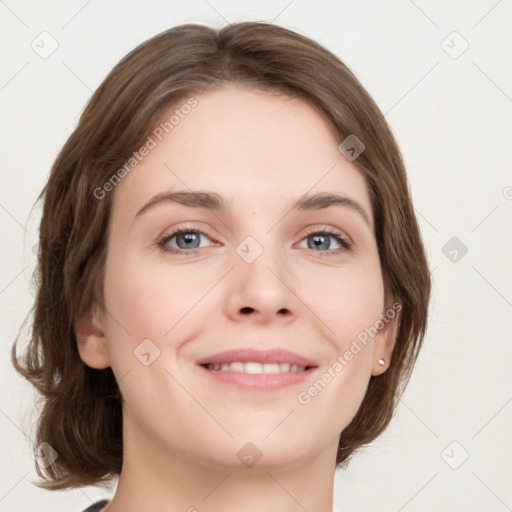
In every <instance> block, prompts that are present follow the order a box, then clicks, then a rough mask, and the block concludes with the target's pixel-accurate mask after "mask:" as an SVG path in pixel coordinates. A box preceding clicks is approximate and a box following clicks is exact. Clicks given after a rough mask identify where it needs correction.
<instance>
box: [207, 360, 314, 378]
mask: <svg viewBox="0 0 512 512" xmlns="http://www.w3.org/2000/svg"><path fill="white" fill-rule="evenodd" d="M201 366H203V367H204V368H206V369H207V370H212V371H215V372H238V373H251V374H260V373H261V374H269V375H271V374H276V373H295V372H305V371H307V370H310V369H311V368H316V366H299V365H297V364H290V363H265V364H261V363H258V362H255V361H249V362H243V361H234V362H232V363H207V364H202V365H201Z"/></svg>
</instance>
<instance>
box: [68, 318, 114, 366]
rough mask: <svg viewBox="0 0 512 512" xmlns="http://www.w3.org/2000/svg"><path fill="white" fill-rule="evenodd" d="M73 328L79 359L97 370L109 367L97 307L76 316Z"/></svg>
mask: <svg viewBox="0 0 512 512" xmlns="http://www.w3.org/2000/svg"><path fill="white" fill-rule="evenodd" d="M74 328H75V337H76V343H77V348H78V353H79V355H80V359H81V360H82V361H83V362H84V363H85V364H86V365H87V366H90V367H91V368H95V369H97V370H103V369H104V368H107V367H109V366H110V357H109V353H108V347H107V338H106V336H105V333H104V329H103V324H102V321H101V317H100V315H99V313H97V308H94V311H92V312H87V313H85V314H84V315H82V316H81V317H79V318H77V319H76V320H75V323H74Z"/></svg>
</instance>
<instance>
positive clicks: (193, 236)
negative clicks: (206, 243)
mask: <svg viewBox="0 0 512 512" xmlns="http://www.w3.org/2000/svg"><path fill="white" fill-rule="evenodd" d="M180 238H182V239H184V240H185V242H186V247H191V246H192V244H193V242H194V241H196V242H197V241H198V240H199V237H198V236H197V234H194V233H185V234H183V235H181V237H178V240H180ZM190 242H192V244H191V243H190ZM178 245H180V244H178ZM193 247H194V248H195V247H197V245H195V246H193Z"/></svg>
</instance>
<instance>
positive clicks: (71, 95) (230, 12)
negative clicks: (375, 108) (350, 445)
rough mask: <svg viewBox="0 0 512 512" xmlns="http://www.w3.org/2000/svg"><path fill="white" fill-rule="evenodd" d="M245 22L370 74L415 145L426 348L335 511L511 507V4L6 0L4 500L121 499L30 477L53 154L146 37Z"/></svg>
mask: <svg viewBox="0 0 512 512" xmlns="http://www.w3.org/2000/svg"><path fill="white" fill-rule="evenodd" d="M236 20H266V21H275V22H276V23H279V24H281V25H283V26H285V27H288V28H291V29H294V30H297V31H298V32H300V33H302V34H305V35H307V36H310V37H312V38H313V39H316V40H317V41H319V42H320V43H321V44H323V45H324V46H326V47H327V48H329V49H330V50H332V51H333V52H335V53H336V54H337V55H338V56H339V57H340V58H341V59H342V60H343V61H344V62H345V63H346V64H347V65H348V66H349V67H350V68H351V69H352V70H353V71H354V73H355V74H356V75H357V76H358V78H359V79H360V80H361V81H362V83H363V85H364V86H365V87H366V88H367V89H368V91H369V92H370V94H371V95H372V96H373V97H374V99H375V100H376V102H377V104H378V105H379V106H380V108H381V109H382V111H383V112H384V113H385V115H386V118H387V120H388V122H389V123H390V125H391V127H392V130H393V132H394V133H395V135H396V137H397V139H398V141H399V144H400V146H401V148H402V151H403V154H404V158H405V162H406V165H407V169H408V173H409V179H410V183H411V188H412V192H413V199H414V204H415V208H416V211H417V214H418V218H419V222H420V225H421V230H422V233H423V236H424V239H425V242H426V245H427V248H428V253H429V260H430V266H431V272H432V276H433V280H434V294H433V303H432V308H431V319H430V326H429V331H428V336H427V338H426V340H425V345H424V350H423V353H422V355H421V357H420V360H419V362H418V366H417V368H416V370H415V373H414V374H413V377H412V380H411V382H410V385H409V388H408V390H407V392H406V394H405V395H404V397H403V400H402V402H401V404H400V407H399V410H398V412H397V414H396V416H395V418H394V420H393V422H392V424H391V426H390V428H389V429H388V430H387V432H386V433H385V434H384V435H382V436H381V438H379V439H378V440H377V441H376V442H374V443H373V444H372V445H370V446H369V447H368V448H366V449H365V450H364V451H363V452H361V453H360V454H359V455H358V456H357V458H356V459H355V461H354V462H353V463H352V465H351V466H350V468H349V469H348V470H346V471H340V472H338V473H337V478H336V487H335V504H336V507H337V508H338V509H339V510H340V511H347V510H349V511H357V512H359V511H368V512H373V511H377V510H379V511H384V512H386V511H396V512H398V511H405V512H413V511H418V512H419V511H422V512H423V511H429V512H430V511H431V510H436V511H465V512H472V511H479V512H480V511H482V510H485V511H486V512H494V511H496V512H502V511H505V510H512V486H510V483H511V479H512V471H511V470H510V461H511V460H512V448H511V444H510V426H511V419H512V403H511V401H512V385H511V379H510V364H511V361H512V327H511V321H510V320H511V313H512V278H511V272H510V262H511V254H512V251H511V249H512V242H511V240H512V237H511V234H512V233H511V227H510V226H511V220H512V172H511V170H512V163H511V151H510V147H511V143H512V30H511V27H512V1H511V0H501V1H496V0H481V1H476V0H473V1H463V0H460V1H454V0H452V1H441V0H415V1H412V0H397V1H393V2H392V1H389V0H388V1H378V0H372V1H369V0H366V1H359V2H356V1H353V0H351V1H340V2H334V1H327V0H322V1H319V0H316V1H315V2H307V1H305V0H292V1H290V0H279V1H274V2H271V1H262V2H249V1H238V2H235V1H234V0H209V1H206V0H194V1H189V2H186V3H185V2H170V1H167V2H166V1H163V0H152V1H146V2H142V1H125V2H122V1H120V0H119V1H108V2H100V1H98V0H92V1H91V0H89V1H86V0H72V1H66V2H65V1H63V0H62V1H56V0H55V1H46V2H38V1H35V0H34V1H32V2H29V1H21V0H5V1H0V26H1V30H0V45H1V48H2V54H1V55H2V56H1V59H2V60H1V66H0V109H1V120H2V122H1V127H0V129H1V134H0V140H1V145H2V151H1V153H0V154H1V164H0V168H1V187H0V236H1V239H2V246H3V247H4V249H3V250H2V251H1V252H0V329H1V332H0V340H1V348H2V354H3V356H2V358H1V365H2V367H1V384H2V385H1V388H0V397H1V402H0V432H1V433H2V436H1V441H2V452H1V453H2V458H1V463H0V464H1V469H0V471H1V472H0V475H1V476H0V511H9V512H15V511H23V512H25V511H27V510H38V511H41V512H43V511H50V510H63V511H64V510H66V511H80V510H82V509H83V508H85V507H86V506H87V505H89V504H90V503H91V501H94V500H96V499H99V498H100V497H103V496H105V495H107V496H110V495H111V494H112V493H113V490H112V491H110V492H108V491H104V490H101V489H94V488H85V489H81V490H74V491H72V492H50V491H43V490H40V489H38V488H37V487H35V486H33V485H32V484H31V483H30V480H33V479H35V477H36V473H35V470H34V467H33V462H32V459H31V455H30V448H29V444H28V441H27V437H28V438H29V437H30V435H31V428H32V427H31V422H32V420H31V418H30V416H29V415H28V412H27V411H30V408H31V404H32V400H33V394H32V391H31V389H30V387H29V386H28V385H27V384H25V383H24V382H23V381H22V380H21V378H19V377H18V376H17V374H15V372H14V370H12V369H11V366H10V362H9V356H8V353H9V350H10V347H11V343H12V340H13V338H14V336H15V335H16V332H17V329H18V328H19V326H20V324H21V322H22V320H23V318H24V316H25V314H26V312H27V311H28V309H29V308H30V306H31V300H32V296H31V295H30V292H29V290H30V276H31V272H32V270H33V267H34V260H35V257H34V254H33V253H32V251H31V249H32V247H33V246H34V244H35V242H36V239H37V238H36V237H37V221H38V210H36V212H35V213H34V214H33V215H32V217H31V220H30V219H28V214H29V210H30V208H31V206H32V204H33V203H34V201H35V199H36V197H37V194H38V193H39V191H40V190H41V188H42V186H43V185H44V183H45V180H46V178H47V175H48V172H49V169H50V167H51V164H52V162H53V160H54V159H55V157H56V155H57V152H58V151H59V149H60V148H61V146H62V145H63V144H64V142H65V140H66V139H67V137H68V136H69V135H70V133H71V131H72V129H73V128H74V126H75V124H76V122H77V120H78V117H79V115H80V113H81V111H82V109H83V107H84V106H85V103H86V101H87V100H88V98H89V97H90V95H91V93H92V91H93V90H94V89H96V87H97V86H98V85H99V84H100V82H101V81H102V79H103V78H104V77H105V75H106V74H107V73H108V71H109V70H110V69H111V68H112V67H113V66H114V65H115V64H116V62H117V61H118V60H119V59H120V58H121V57H122V56H124V55H125V54H126V53H127V52H128V51H129V50H131V49H132V48H133V47H134V46H136V45H137V44H139V43H141V42H142V41H144V40H145V39H147V38H149V37H151V36H153V35H155V34H157V33H159V32H161V31H163V30H165V29H167V28H169V27H171V26H174V25H178V24H181V23H185V22H200V23H208V24H213V25H214V26H216V27H219V26H221V25H223V24H224V23H225V22H226V21H228V22H232V21H236ZM44 31H46V32H48V33H49V34H51V38H54V39H55V41H56V42H57V43H58V48H57V49H56V51H55V52H54V53H53V54H52V55H50V56H47V58H45V59H43V58H42V57H41V56H40V55H39V54H38V53H37V52H36V51H35V50H34V49H33V47H34V48H37V49H38V51H39V52H40V53H41V52H42V51H44V50H43V47H44V49H46V51H48V49H51V44H52V43H51V39H50V36H48V35H44V34H43V35H41V33H42V32H44ZM454 31H456V32H458V34H459V35H457V34H453V32H454ZM464 40H465V41H466V43H464ZM465 44H469V47H468V49H467V50H466V51H464V52H463V53H461V51H462V50H463V49H464V47H465ZM31 45H32V46H33V47H32V46H31ZM43 56H46V55H43ZM27 221H29V222H27ZM452 237H457V239H458V240H459V241H457V242H456V243H457V244H459V246H460V244H461V243H463V244H464V245H465V246H466V247H467V249H468V251H467V254H465V255H462V252H461V250H460V247H459V248H458V249H457V248H455V250H457V251H458V252H457V260H456V261H452V260H453V258H454V257H455V253H453V252H452V253H451V254H450V251H453V249H454V248H453V247H450V246H448V247H447V248H445V250H444V252H445V253H446V254H447V255H445V254H444V253H443V248H444V247H445V246H446V244H447V243H448V241H449V240H450V239H451V238H452ZM23 431H24V432H25V433H26V436H27V437H26V436H25V435H24V433H23ZM466 456H468V458H467V459H466V460H464V459H465V457H466ZM456 466H458V468H457V469H455V467H456Z"/></svg>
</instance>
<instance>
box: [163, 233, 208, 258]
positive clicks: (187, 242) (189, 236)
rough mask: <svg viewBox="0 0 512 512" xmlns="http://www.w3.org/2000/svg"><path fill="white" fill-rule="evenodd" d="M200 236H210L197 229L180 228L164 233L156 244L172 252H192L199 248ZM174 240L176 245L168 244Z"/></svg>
mask: <svg viewBox="0 0 512 512" xmlns="http://www.w3.org/2000/svg"><path fill="white" fill-rule="evenodd" d="M201 237H206V238H208V239H210V237H209V236H208V235H207V234H206V233H203V232H202V231H200V230H198V229H191V228H190V229H188V228H180V229H177V230H176V231H173V232H172V233H170V234H168V235H165V236H164V237H163V238H162V239H161V240H160V241H159V242H158V245H159V247H160V248H161V249H162V251H165V252H170V253H173V254H185V253H187V254H194V253H196V252H197V251H196V249H198V248H199V245H200V243H201ZM173 239H176V240H175V243H176V246H173V245H170V242H171V241H172V240H173Z"/></svg>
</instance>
